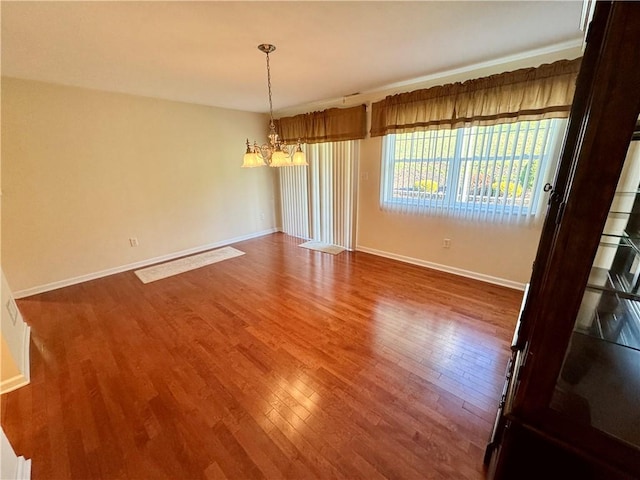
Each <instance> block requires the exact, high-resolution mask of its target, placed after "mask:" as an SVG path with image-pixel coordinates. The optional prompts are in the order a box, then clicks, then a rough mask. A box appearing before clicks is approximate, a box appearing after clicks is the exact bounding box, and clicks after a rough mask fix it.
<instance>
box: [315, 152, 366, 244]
mask: <svg viewBox="0 0 640 480" xmlns="http://www.w3.org/2000/svg"><path fill="white" fill-rule="evenodd" d="M359 147H360V142H359V141H357V140H350V141H345V142H328V143H317V144H313V145H308V147H307V152H308V153H307V155H308V158H310V159H311V162H310V163H309V180H310V182H309V183H310V187H311V188H310V190H311V191H310V196H311V205H312V207H311V211H312V215H311V238H313V239H314V240H318V241H321V242H325V243H331V244H334V245H340V246H342V247H345V248H346V249H348V250H353V248H355V233H356V228H355V227H356V222H355V220H356V206H357V205H356V203H357V198H358V196H357V185H358V182H357V180H358V177H357V175H358V158H359Z"/></svg>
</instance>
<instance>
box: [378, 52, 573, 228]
mask: <svg viewBox="0 0 640 480" xmlns="http://www.w3.org/2000/svg"><path fill="white" fill-rule="evenodd" d="M580 62H581V59H579V58H578V59H575V60H561V61H558V62H554V63H552V64H546V65H541V66H540V67H537V68H525V69H521V70H516V71H513V72H506V73H502V74H497V75H492V76H489V77H484V78H479V79H474V80H469V81H466V82H464V83H454V84H449V85H442V86H437V87H432V88H429V89H424V90H417V91H414V92H409V93H402V94H398V95H393V96H389V97H387V98H385V99H384V100H381V101H380V102H376V103H374V104H373V105H372V113H371V115H372V120H371V124H372V126H371V135H372V136H381V135H384V137H385V139H384V149H383V150H384V151H383V170H382V171H383V173H382V181H381V195H380V198H381V206H382V208H386V209H390V210H394V211H397V212H401V213H418V214H423V215H444V216H448V217H458V218H465V219H473V220H480V221H492V222H509V223H513V222H522V221H531V220H532V219H533V218H532V217H535V214H536V213H539V212H540V211H541V208H540V207H541V205H542V202H541V199H542V187H543V185H544V182H545V181H546V180H547V178H546V174H548V173H549V172H550V171H551V169H552V167H553V165H554V163H555V161H556V160H557V154H558V148H557V147H558V146H559V143H560V139H561V137H562V133H563V131H564V128H563V127H564V124H565V122H563V121H562V120H558V119H564V118H566V117H568V115H569V111H570V109H571V103H572V101H573V94H574V91H575V81H576V78H577V74H578V70H579V68H580Z"/></svg>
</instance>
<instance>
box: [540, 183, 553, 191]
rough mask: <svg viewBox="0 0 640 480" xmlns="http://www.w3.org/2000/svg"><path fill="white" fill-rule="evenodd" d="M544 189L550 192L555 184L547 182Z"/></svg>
mask: <svg viewBox="0 0 640 480" xmlns="http://www.w3.org/2000/svg"><path fill="white" fill-rule="evenodd" d="M542 190H544V191H545V192H550V191H551V190H553V185H551V184H550V183H545V184H544V187H543V188H542Z"/></svg>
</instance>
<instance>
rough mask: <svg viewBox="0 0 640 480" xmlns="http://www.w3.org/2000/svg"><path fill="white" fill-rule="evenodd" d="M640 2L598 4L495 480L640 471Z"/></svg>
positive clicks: (493, 451)
mask: <svg viewBox="0 0 640 480" xmlns="http://www.w3.org/2000/svg"><path fill="white" fill-rule="evenodd" d="M639 114H640V2H598V3H597V5H596V8H595V12H594V17H593V20H592V22H591V24H590V27H589V32H588V36H587V45H586V48H585V52H584V56H583V59H582V64H581V69H580V73H579V75H578V79H577V83H576V93H575V98H574V102H573V106H572V110H571V115H570V118H569V122H568V127H567V133H566V135H565V140H564V145H563V150H562V156H561V159H560V164H559V167H558V170H557V173H556V178H555V181H554V185H553V190H552V192H551V195H550V199H549V205H548V209H547V215H546V219H545V224H544V227H543V231H542V236H541V240H540V244H539V248H538V253H537V255H536V260H535V263H534V268H533V273H532V277H531V281H530V286H529V289H528V291H527V293H526V296H525V301H524V303H523V308H522V311H521V314H520V319H519V322H518V328H517V331H516V333H515V335H514V341H513V346H512V349H513V356H512V359H511V362H510V365H509V366H508V369H507V378H506V382H505V388H504V391H503V399H502V402H501V403H500V405H499V408H498V415H497V417H496V425H495V428H494V432H493V434H492V437H491V439H490V442H489V446H488V447H487V455H486V458H485V459H486V461H487V463H488V465H489V478H494V479H497V480H501V479H507V480H510V479H519V480H521V479H529V478H531V479H540V478H545V479H553V478H580V479H587V480H591V479H598V480H600V479H602V480H604V479H607V480H611V479H640V141H639V137H640V131H639V129H638V117H639Z"/></svg>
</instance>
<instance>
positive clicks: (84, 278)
mask: <svg viewBox="0 0 640 480" xmlns="http://www.w3.org/2000/svg"><path fill="white" fill-rule="evenodd" d="M277 231H278V229H277V228H270V229H267V230H262V231H260V232H256V233H250V234H248V235H242V236H240V237H235V238H230V239H227V240H221V241H219V242H214V243H210V244H208V245H201V246H199V247H194V248H189V249H187V250H182V251H180V252H173V253H169V254H167V255H162V256H159V257H154V258H149V259H147V260H142V261H140V262H134V263H129V264H128V265H122V266H120V267H115V268H109V269H107V270H101V271H99V272H94V273H88V274H86V275H80V276H79V277H73V278H67V279H65V280H60V281H57V282H52V283H47V284H46V285H40V286H37V287H32V288H27V289H25V290H19V291H17V292H14V293H13V296H14V298H25V297H30V296H31V295H37V294H39V293H44V292H50V291H51V290H57V289H58V288H63V287H68V286H70V285H76V284H78V283H83V282H88V281H89V280H95V279H97V278H102V277H107V276H109V275H113V274H115V273H122V272H126V271H128V270H134V269H138V268H142V267H148V266H149V265H153V264H155V263H161V262H166V261H169V260H174V259H176V258H179V257H184V256H186V255H193V254H194V253H200V252H205V251H207V250H211V249H212V248H218V247H225V246H227V245H231V244H233V243H237V242H242V241H244V240H251V239H252V238H258V237H263V236H265V235H270V234H272V233H276V232H277Z"/></svg>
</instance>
